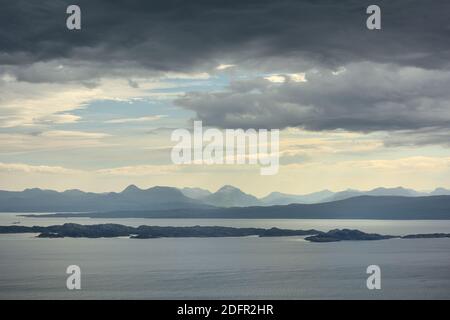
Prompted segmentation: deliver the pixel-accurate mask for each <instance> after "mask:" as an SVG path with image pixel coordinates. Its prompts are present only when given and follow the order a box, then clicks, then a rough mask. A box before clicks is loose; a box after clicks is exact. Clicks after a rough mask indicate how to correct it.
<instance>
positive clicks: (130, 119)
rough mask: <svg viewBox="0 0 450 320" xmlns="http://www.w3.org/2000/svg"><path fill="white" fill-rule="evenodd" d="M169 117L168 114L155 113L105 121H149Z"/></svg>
mask: <svg viewBox="0 0 450 320" xmlns="http://www.w3.org/2000/svg"><path fill="white" fill-rule="evenodd" d="M165 117H167V116H166V115H155V116H148V117H139V118H123V119H112V120H107V121H105V123H129V122H147V121H155V120H159V119H161V118H165Z"/></svg>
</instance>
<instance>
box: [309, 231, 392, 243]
mask: <svg viewBox="0 0 450 320" xmlns="http://www.w3.org/2000/svg"><path fill="white" fill-rule="evenodd" d="M392 238H398V236H391V235H381V234H378V233H365V232H362V231H359V230H350V229H334V230H330V231H328V232H322V233H320V234H317V235H314V236H310V237H306V238H305V240H308V241H311V242H336V241H346V240H347V241H350V240H351V241H367V240H384V239H392Z"/></svg>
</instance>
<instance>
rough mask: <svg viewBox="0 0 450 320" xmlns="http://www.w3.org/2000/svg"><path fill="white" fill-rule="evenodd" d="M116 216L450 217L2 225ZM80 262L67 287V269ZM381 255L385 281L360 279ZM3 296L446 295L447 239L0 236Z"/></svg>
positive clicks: (449, 289)
mask: <svg viewBox="0 0 450 320" xmlns="http://www.w3.org/2000/svg"><path fill="white" fill-rule="evenodd" d="M15 221H20V224H21V225H51V224H61V223H64V222H76V223H81V224H88V223H89V224H93V223H111V222H112V223H120V224H126V225H134V226H135V225H141V224H146V225H172V226H182V225H183V226H186V225H224V226H233V227H249V226H252V227H273V226H276V227H281V228H290V229H307V228H315V229H319V230H324V231H327V230H329V229H333V228H344V227H346V228H356V229H360V230H363V231H367V232H379V233H383V234H400V235H401V234H409V233H431V232H450V221H431V220H427V221H386V220H383V221H380V220H273V219H268V220H238V219H236V220H230V219H213V220H205V219H190V220H187V219H108V220H103V219H102V220H100V219H88V218H77V219H73V218H70V219H57V218H53V219H48V218H22V217H17V216H16V214H9V213H7V214H5V213H3V214H0V225H10V224H11V223H12V222H15ZM71 264H76V265H79V266H80V267H81V270H82V280H81V282H82V284H81V286H82V289H81V290H79V291H69V290H67V289H66V284H65V283H66V277H67V275H66V274H65V270H66V268H67V266H68V265H71ZM371 264H377V265H379V266H380V267H381V272H382V289H381V290H368V289H367V288H366V278H367V276H368V275H367V274H366V268H367V266H368V265H371ZM0 298H1V299H17V298H18V299H361V298H363V299H366V298H367V299H393V298H394V299H450V239H414V240H402V239H391V240H382V241H373V242H371V241H364V242H356V241H349V242H337V243H310V242H307V241H304V240H303V238H302V237H280V238H258V237H246V238H179V239H146V240H137V239H135V240H133V239H125V238H114V239H70V238H67V239H37V238H35V237H34V235H32V234H12V235H0Z"/></svg>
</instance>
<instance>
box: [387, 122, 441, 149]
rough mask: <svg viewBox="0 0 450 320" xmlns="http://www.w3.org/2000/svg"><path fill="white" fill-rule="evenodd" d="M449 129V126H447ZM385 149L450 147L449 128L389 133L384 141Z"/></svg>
mask: <svg viewBox="0 0 450 320" xmlns="http://www.w3.org/2000/svg"><path fill="white" fill-rule="evenodd" d="M449 127H450V125H449ZM384 145H385V146H387V147H398V146H413V147H416V146H426V145H441V146H444V147H450V129H449V128H435V127H431V128H422V129H420V130H402V131H396V132H391V133H390V134H389V136H388V137H386V138H385V140H384Z"/></svg>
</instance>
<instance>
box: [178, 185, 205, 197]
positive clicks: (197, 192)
mask: <svg viewBox="0 0 450 320" xmlns="http://www.w3.org/2000/svg"><path fill="white" fill-rule="evenodd" d="M179 190H180V191H181V192H182V193H183V194H184V195H185V196H186V197H189V198H191V199H202V198H204V197H207V196H209V195H210V194H211V191H209V190H206V189H202V188H194V187H184V188H182V189H179Z"/></svg>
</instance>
